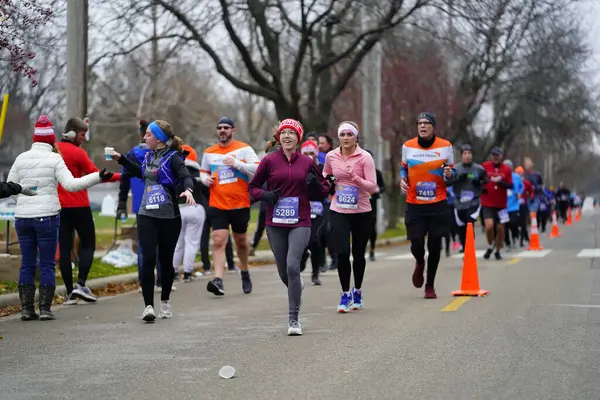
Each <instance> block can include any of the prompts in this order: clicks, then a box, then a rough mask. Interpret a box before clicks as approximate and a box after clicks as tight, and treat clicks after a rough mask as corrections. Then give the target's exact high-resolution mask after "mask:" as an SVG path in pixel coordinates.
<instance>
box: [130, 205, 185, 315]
mask: <svg viewBox="0 0 600 400" xmlns="http://www.w3.org/2000/svg"><path fill="white" fill-rule="evenodd" d="M137 227H138V237H139V240H140V244H141V245H142V257H143V260H144V262H143V264H142V265H143V270H142V294H143V296H144V303H145V304H146V306H154V268H155V266H156V253H157V252H156V248H157V247H158V259H159V261H160V273H161V280H162V292H161V295H160V300H161V301H167V300H169V296H170V295H171V287H172V286H173V277H174V275H175V271H174V269H173V253H174V252H175V246H176V245H177V239H178V238H179V232H180V231H181V217H176V218H170V219H163V218H152V217H148V216H145V215H138V216H137ZM146 249H148V250H146Z"/></svg>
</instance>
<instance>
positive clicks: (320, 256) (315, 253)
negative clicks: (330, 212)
mask: <svg viewBox="0 0 600 400" xmlns="http://www.w3.org/2000/svg"><path fill="white" fill-rule="evenodd" d="M326 229H327V227H326V225H325V219H324V218H323V217H322V216H321V217H316V218H313V219H312V225H311V228H310V241H309V242H308V247H307V248H306V250H304V254H302V260H301V261H300V272H303V271H304V270H305V269H306V262H307V261H308V252H309V251H310V262H311V264H312V275H313V276H319V270H320V268H321V267H322V266H323V265H325V262H326V259H325V247H324V245H323V244H324V243H325V241H326V240H327V237H326V234H327V232H326Z"/></svg>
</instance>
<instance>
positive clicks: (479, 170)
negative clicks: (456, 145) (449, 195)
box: [451, 144, 487, 253]
mask: <svg viewBox="0 0 600 400" xmlns="http://www.w3.org/2000/svg"><path fill="white" fill-rule="evenodd" d="M460 156H461V163H459V164H457V165H456V171H455V175H454V177H453V178H452V179H451V183H452V186H453V188H454V194H455V197H456V198H455V201H454V211H453V216H454V219H455V221H456V225H457V227H458V237H459V240H460V244H461V246H462V250H461V253H462V252H464V249H465V241H466V237H467V224H468V223H469V222H471V223H473V224H475V222H477V218H479V214H480V212H481V203H480V198H481V191H482V189H483V185H485V184H486V183H487V174H486V173H485V170H484V169H483V167H482V166H481V165H479V164H477V163H474V162H473V151H472V148H471V145H469V144H465V145H462V146H461V148H460ZM473 233H475V231H473Z"/></svg>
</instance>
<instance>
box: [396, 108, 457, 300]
mask: <svg viewBox="0 0 600 400" xmlns="http://www.w3.org/2000/svg"><path fill="white" fill-rule="evenodd" d="M417 128H418V131H417V137H416V138H414V139H410V140H408V141H407V142H405V143H404V145H403V146H402V168H401V171H400V176H401V178H400V188H401V189H402V192H403V193H405V194H406V209H405V218H404V221H405V224H406V232H407V237H408V240H410V242H411V246H410V250H411V253H412V254H413V256H414V257H415V260H416V262H415V270H414V272H413V276H412V281H413V285H414V286H415V287H416V288H420V287H422V286H423V283H424V280H425V279H424V277H423V274H424V271H425V236H427V249H428V250H429V256H428V258H427V283H426V284H425V298H426V299H436V298H437V295H436V293H435V288H434V283H435V274H436V272H437V268H438V264H439V262H440V255H441V251H442V237H444V236H445V235H446V232H447V231H448V229H449V227H448V217H447V208H446V186H447V185H449V184H451V179H452V177H453V171H452V168H453V167H454V158H453V150H452V144H450V142H449V141H447V140H445V139H442V138H439V137H437V136H436V134H435V128H436V121H435V116H434V115H433V114H431V113H427V112H424V113H421V114H419V116H418V118H417Z"/></svg>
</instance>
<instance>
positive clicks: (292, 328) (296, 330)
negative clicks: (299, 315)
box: [288, 321, 302, 336]
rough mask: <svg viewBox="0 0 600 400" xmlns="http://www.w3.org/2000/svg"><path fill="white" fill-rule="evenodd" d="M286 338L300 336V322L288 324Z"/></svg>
mask: <svg viewBox="0 0 600 400" xmlns="http://www.w3.org/2000/svg"><path fill="white" fill-rule="evenodd" d="M288 336H302V326H301V325H300V322H298V321H289V322H288Z"/></svg>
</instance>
